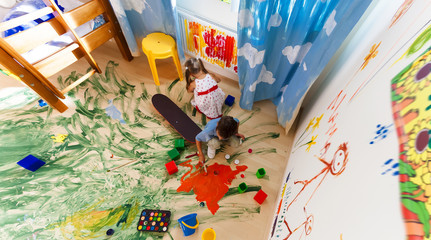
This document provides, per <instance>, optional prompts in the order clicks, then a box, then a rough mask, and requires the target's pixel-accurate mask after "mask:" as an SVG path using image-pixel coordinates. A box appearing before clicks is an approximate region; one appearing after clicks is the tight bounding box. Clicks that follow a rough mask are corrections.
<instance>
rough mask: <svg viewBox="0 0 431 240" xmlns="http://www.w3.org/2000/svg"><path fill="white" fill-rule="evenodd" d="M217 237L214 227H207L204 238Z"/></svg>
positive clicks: (207, 239) (208, 239)
mask: <svg viewBox="0 0 431 240" xmlns="http://www.w3.org/2000/svg"><path fill="white" fill-rule="evenodd" d="M215 239H216V233H215V231H214V229H212V228H207V229H205V230H204V232H203V233H202V240H215Z"/></svg>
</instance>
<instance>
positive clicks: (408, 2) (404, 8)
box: [389, 0, 413, 28]
mask: <svg viewBox="0 0 431 240" xmlns="http://www.w3.org/2000/svg"><path fill="white" fill-rule="evenodd" d="M412 4H413V0H405V1H404V3H403V4H402V5H401V6H400V8H398V11H397V12H396V13H395V15H394V16H393V17H392V22H391V25H389V28H391V27H392V26H393V25H395V23H396V22H398V20H400V18H401V17H402V16H404V14H405V13H406V12H407V11H408V10H409V8H410V6H411V5H412Z"/></svg>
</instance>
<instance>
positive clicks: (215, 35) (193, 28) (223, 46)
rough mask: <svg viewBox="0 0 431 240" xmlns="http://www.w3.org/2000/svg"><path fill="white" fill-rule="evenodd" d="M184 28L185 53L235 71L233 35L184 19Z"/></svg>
mask: <svg viewBox="0 0 431 240" xmlns="http://www.w3.org/2000/svg"><path fill="white" fill-rule="evenodd" d="M184 28H185V33H184V35H185V38H186V42H187V44H186V46H185V47H186V52H188V53H190V54H194V55H196V56H199V57H202V58H203V59H205V60H206V61H207V62H210V63H212V64H216V65H218V66H220V67H223V68H226V69H230V70H233V71H235V72H236V71H237V54H236V52H237V46H236V39H235V37H234V36H233V35H229V34H226V33H225V32H223V31H221V30H219V29H217V28H215V27H212V26H210V25H205V24H203V23H199V22H197V21H192V20H188V19H186V18H185V19H184Z"/></svg>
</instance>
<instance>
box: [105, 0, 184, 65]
mask: <svg viewBox="0 0 431 240" xmlns="http://www.w3.org/2000/svg"><path fill="white" fill-rule="evenodd" d="M110 2H111V4H112V6H113V8H114V10H115V13H116V15H117V18H118V19H119V22H120V25H121V28H122V29H123V32H124V34H125V35H126V39H127V42H128V44H129V47H130V48H131V51H132V52H133V53H134V55H139V54H140V53H141V52H142V50H141V41H142V39H143V38H144V37H146V36H147V35H148V34H150V33H153V32H163V33H165V34H168V35H171V36H172V37H173V38H174V39H176V42H177V48H178V55H179V56H180V59H181V60H183V59H184V51H183V47H182V44H181V38H180V28H179V23H178V15H177V10H176V0H110Z"/></svg>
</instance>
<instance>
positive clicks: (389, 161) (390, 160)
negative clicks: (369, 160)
mask: <svg viewBox="0 0 431 240" xmlns="http://www.w3.org/2000/svg"><path fill="white" fill-rule="evenodd" d="M392 160H394V159H392V158H391V159H389V160H388V161H386V162H385V165H388V164H389V163H391V162H392Z"/></svg>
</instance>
